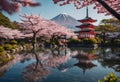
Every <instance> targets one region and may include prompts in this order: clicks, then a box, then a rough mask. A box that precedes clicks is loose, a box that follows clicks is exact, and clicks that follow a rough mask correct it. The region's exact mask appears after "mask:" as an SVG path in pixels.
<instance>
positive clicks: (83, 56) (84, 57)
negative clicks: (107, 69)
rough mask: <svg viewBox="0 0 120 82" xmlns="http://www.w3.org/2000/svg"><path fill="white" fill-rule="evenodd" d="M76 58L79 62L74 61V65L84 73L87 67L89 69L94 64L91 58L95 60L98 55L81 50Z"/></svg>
mask: <svg viewBox="0 0 120 82" xmlns="http://www.w3.org/2000/svg"><path fill="white" fill-rule="evenodd" d="M76 58H77V60H78V61H79V62H78V63H76V64H75V66H78V67H80V68H81V69H83V73H84V74H85V71H86V70H87V69H91V68H93V67H95V66H96V65H95V64H94V63H92V60H95V59H96V58H98V56H97V55H94V54H87V53H82V52H81V53H79V54H78V55H77V56H76Z"/></svg>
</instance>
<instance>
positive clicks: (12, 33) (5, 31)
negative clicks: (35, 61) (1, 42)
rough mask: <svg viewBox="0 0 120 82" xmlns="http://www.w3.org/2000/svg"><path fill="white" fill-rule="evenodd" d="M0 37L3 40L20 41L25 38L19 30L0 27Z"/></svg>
mask: <svg viewBox="0 0 120 82" xmlns="http://www.w3.org/2000/svg"><path fill="white" fill-rule="evenodd" d="M0 37H1V38H4V39H20V38H25V37H26V36H25V35H24V33H22V32H21V31H19V30H16V29H14V30H13V29H11V28H7V27H4V26H0Z"/></svg>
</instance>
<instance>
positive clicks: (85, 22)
mask: <svg viewBox="0 0 120 82" xmlns="http://www.w3.org/2000/svg"><path fill="white" fill-rule="evenodd" d="M96 21H97V20H94V19H92V18H91V17H89V16H88V7H87V8H86V17H85V18H84V19H82V20H78V22H81V23H82V24H81V25H79V26H76V27H77V28H79V29H80V30H79V31H76V32H75V33H77V34H78V38H80V39H82V38H94V37H95V35H96V33H95V27H96V26H94V25H93V24H92V23H94V22H96Z"/></svg>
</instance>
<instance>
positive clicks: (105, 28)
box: [96, 19, 120, 43]
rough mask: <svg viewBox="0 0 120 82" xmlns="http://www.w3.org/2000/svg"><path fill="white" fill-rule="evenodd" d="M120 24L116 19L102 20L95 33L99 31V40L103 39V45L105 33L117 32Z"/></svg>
mask: <svg viewBox="0 0 120 82" xmlns="http://www.w3.org/2000/svg"><path fill="white" fill-rule="evenodd" d="M119 24H120V22H119V21H118V20H116V19H103V20H102V21H101V23H100V25H99V26H98V28H96V30H97V31H100V32H101V34H100V35H99V37H100V38H102V39H103V43H105V41H106V40H105V38H106V33H107V32H117V31H118V25H119Z"/></svg>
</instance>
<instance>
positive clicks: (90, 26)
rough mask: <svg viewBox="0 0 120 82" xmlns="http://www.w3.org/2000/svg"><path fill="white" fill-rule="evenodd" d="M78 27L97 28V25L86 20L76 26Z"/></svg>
mask: <svg viewBox="0 0 120 82" xmlns="http://www.w3.org/2000/svg"><path fill="white" fill-rule="evenodd" d="M76 27H77V28H95V27H96V26H95V25H93V24H91V23H88V22H86V23H83V24H81V25H79V26H76Z"/></svg>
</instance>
